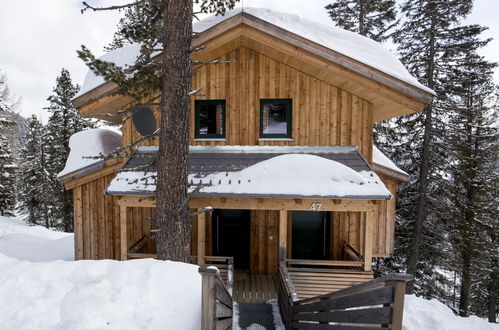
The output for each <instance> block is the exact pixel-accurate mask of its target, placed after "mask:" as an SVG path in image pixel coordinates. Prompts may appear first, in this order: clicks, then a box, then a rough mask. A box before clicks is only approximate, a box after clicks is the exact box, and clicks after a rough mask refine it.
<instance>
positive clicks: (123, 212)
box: [120, 206, 128, 260]
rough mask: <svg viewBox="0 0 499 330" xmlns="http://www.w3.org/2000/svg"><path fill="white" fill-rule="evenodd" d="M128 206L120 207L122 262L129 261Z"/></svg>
mask: <svg viewBox="0 0 499 330" xmlns="http://www.w3.org/2000/svg"><path fill="white" fill-rule="evenodd" d="M127 233H128V231H127V216H126V206H120V260H127V259H128V255H127V254H128V241H127V236H128V235H127Z"/></svg>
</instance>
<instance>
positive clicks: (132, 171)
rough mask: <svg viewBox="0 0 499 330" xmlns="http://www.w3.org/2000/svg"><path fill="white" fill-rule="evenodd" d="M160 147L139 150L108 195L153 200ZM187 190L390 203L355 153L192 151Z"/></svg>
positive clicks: (275, 148)
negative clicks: (385, 201) (149, 197)
mask: <svg viewBox="0 0 499 330" xmlns="http://www.w3.org/2000/svg"><path fill="white" fill-rule="evenodd" d="M157 152H158V148H157V147H139V148H138V149H137V150H136V152H135V153H134V154H133V155H132V156H131V157H130V159H129V160H128V162H127V163H126V164H125V166H124V167H123V169H122V171H121V172H120V173H118V174H117V176H116V177H115V178H114V179H113V180H112V182H111V183H110V184H109V186H108V187H107V189H106V191H105V192H106V194H110V195H155V193H156V169H155V162H156V154H157ZM189 168H190V169H189V176H188V179H189V184H190V190H191V191H192V192H193V194H194V195H196V196H227V197H232V196H234V197H236V196H237V197H286V198H304V197H316V198H348V199H390V198H391V195H390V192H389V191H388V189H387V188H386V187H385V185H384V184H383V182H382V181H381V180H380V178H379V177H378V176H377V175H376V173H374V171H373V170H372V169H371V168H370V167H369V165H368V164H367V162H366V161H365V160H364V158H362V156H361V155H360V153H359V152H358V150H357V148H355V147H340V146H335V147H307V146H303V147H290V146H284V147H279V146H193V147H190V150H189Z"/></svg>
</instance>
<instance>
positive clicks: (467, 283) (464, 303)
mask: <svg viewBox="0 0 499 330" xmlns="http://www.w3.org/2000/svg"><path fill="white" fill-rule="evenodd" d="M462 258H463V260H462V261H463V269H462V274H461V290H460V292H459V316H463V317H467V316H468V308H469V300H470V299H469V298H470V288H471V274H470V268H471V256H470V253H469V247H468V246H465V247H464V248H463V256H462Z"/></svg>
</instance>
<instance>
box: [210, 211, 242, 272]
mask: <svg viewBox="0 0 499 330" xmlns="http://www.w3.org/2000/svg"><path fill="white" fill-rule="evenodd" d="M250 216H251V214H250V211H249V210H214V211H213V217H212V219H213V220H212V223H213V255H215V256H226V257H234V268H237V269H244V270H249V263H250Z"/></svg>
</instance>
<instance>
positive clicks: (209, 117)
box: [199, 104, 224, 135]
mask: <svg viewBox="0 0 499 330" xmlns="http://www.w3.org/2000/svg"><path fill="white" fill-rule="evenodd" d="M223 133H224V132H223V108H222V105H221V104H203V105H201V106H200V107H199V135H207V134H218V135H222V134H223Z"/></svg>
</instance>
